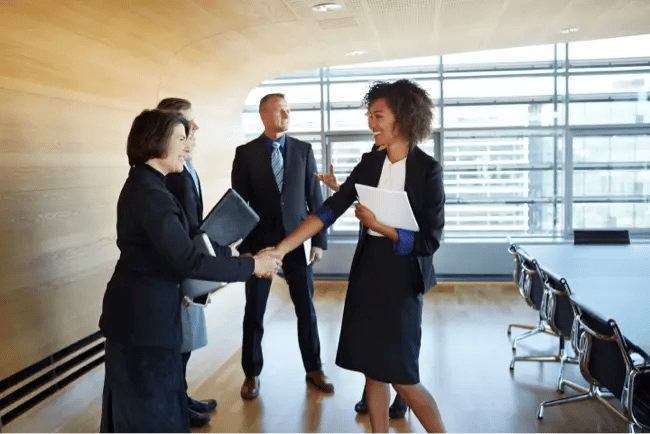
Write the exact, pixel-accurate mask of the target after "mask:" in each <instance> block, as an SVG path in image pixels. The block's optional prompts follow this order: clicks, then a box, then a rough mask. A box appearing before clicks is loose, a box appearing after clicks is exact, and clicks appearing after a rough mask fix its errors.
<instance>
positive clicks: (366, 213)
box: [354, 203, 377, 229]
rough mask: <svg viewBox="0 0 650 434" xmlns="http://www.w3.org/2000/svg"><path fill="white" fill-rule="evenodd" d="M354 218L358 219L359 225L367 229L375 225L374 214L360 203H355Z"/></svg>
mask: <svg viewBox="0 0 650 434" xmlns="http://www.w3.org/2000/svg"><path fill="white" fill-rule="evenodd" d="M354 216H355V217H356V218H358V219H359V221H361V223H363V225H364V226H365V227H367V228H369V229H372V228H373V227H374V226H375V224H376V223H377V219H376V218H375V214H374V213H373V212H372V211H370V209H369V208H366V207H365V206H363V205H361V204H360V203H357V204H356V206H355V207H354Z"/></svg>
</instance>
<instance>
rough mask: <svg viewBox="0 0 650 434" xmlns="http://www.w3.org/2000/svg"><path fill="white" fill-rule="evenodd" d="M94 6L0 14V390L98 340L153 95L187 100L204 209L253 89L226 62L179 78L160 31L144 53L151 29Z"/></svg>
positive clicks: (180, 59) (182, 70)
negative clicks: (122, 207)
mask: <svg viewBox="0 0 650 434" xmlns="http://www.w3.org/2000/svg"><path fill="white" fill-rule="evenodd" d="M93 4H95V5H96V6H97V8H96V9H93V8H91V7H90V6H86V5H84V3H82V2H80V3H79V4H77V5H75V8H71V7H67V6H65V5H63V4H58V5H57V4H55V3H48V4H47V6H46V5H45V3H44V4H42V5H40V6H39V5H34V4H33V3H31V2H24V1H22V0H10V1H8V2H3V4H2V5H0V7H1V8H2V10H1V12H0V13H2V19H1V20H2V23H1V25H0V40H2V43H0V107H1V108H2V109H1V110H0V348H2V351H1V352H0V354H1V357H0V379H3V378H6V377H7V376H9V375H11V374H13V373H15V372H17V371H19V370H21V369H23V368H25V367H27V366H29V365H30V364H33V363H35V362H37V361H39V360H41V359H42V358H44V357H46V356H48V355H50V354H52V353H53V352H55V351H57V350H59V349H61V348H64V347H66V346H68V345H70V344H71V343H73V342H75V341H77V340H79V339H81V338H83V337H85V336H88V335H89V334H91V333H93V332H95V331H97V330H98V326H97V324H98V320H99V315H100V312H101V302H102V296H103V293H104V290H105V287H106V282H107V281H108V279H109V278H110V275H111V273H112V271H113V267H114V265H115V261H116V259H117V257H118V250H117V247H116V246H115V222H116V211H115V209H116V202H117V197H118V195H119V191H120V189H121V187H122V185H123V182H124V180H125V178H126V174H127V172H128V163H127V158H126V153H125V150H126V137H127V134H128V131H129V128H130V125H131V122H132V120H133V118H134V117H135V116H136V115H137V114H138V113H139V112H140V111H141V110H142V109H144V108H152V107H154V106H155V104H156V103H157V101H158V100H159V99H160V98H162V97H166V96H171V95H174V96H180V97H186V98H189V99H191V100H192V102H193V103H194V107H195V113H196V115H197V121H198V122H199V125H200V127H201V130H200V131H199V134H198V146H199V148H198V150H197V156H196V166H197V169H198V170H199V173H200V175H201V178H202V182H203V189H204V196H205V206H206V208H209V207H210V206H211V205H212V204H213V203H215V202H216V201H217V200H218V198H219V197H220V196H221V194H223V192H224V191H225V189H226V188H227V187H228V186H229V184H230V167H231V162H232V157H233V154H234V148H235V146H236V145H238V144H240V143H241V142H242V140H243V138H242V133H241V110H242V107H243V103H244V99H245V97H246V95H247V93H248V91H249V89H251V88H252V87H254V86H255V85H256V84H257V83H258V82H259V80H260V78H258V77H257V76H255V74H251V76H246V71H245V69H244V70H243V72H242V70H241V69H240V68H241V67H242V66H241V65H237V64H233V63H228V64H227V68H225V69H224V70H223V72H222V73H220V72H219V68H215V67H212V68H207V69H203V70H202V69H201V68H195V67H189V66H188V65H190V63H188V60H184V56H185V54H184V53H185V52H186V51H187V53H188V55H190V57H191V55H193V54H196V53H195V51H190V50H189V49H180V48H179V47H182V46H183V45H184V43H183V42H182V41H180V40H179V39H178V35H175V34H172V35H171V36H170V35H169V34H168V32H167V30H166V29H167V28H168V26H167V24H165V26H161V27H160V29H161V30H162V31H161V32H159V33H158V36H160V37H161V38H163V37H168V38H169V40H163V41H162V42H161V43H159V44H158V45H155V44H153V42H152V40H153V39H154V37H155V36H156V29H154V28H139V29H137V31H138V32H139V35H134V34H135V33H136V32H135V30H134V29H132V28H131V26H132V25H133V23H132V22H130V21H128V20H127V19H126V15H124V13H123V12H121V11H120V10H119V8H118V7H117V6H116V7H108V6H107V5H101V3H99V2H94V3H93ZM125 4H128V3H125ZM140 13H144V9H142V10H141V11H140ZM149 13H150V14H152V15H155V13H156V11H155V10H153V9H152V10H151V11H150V12H149ZM102 14H112V16H108V17H106V16H103V15H102ZM145 18H146V17H145ZM145 18H142V20H141V23H144V22H148V20H147V19H145ZM106 23H108V24H106ZM195 30H196V29H195ZM143 35H144V37H143ZM175 38H176V40H175ZM175 43H176V45H175ZM213 43H217V42H214V41H213ZM217 45H218V43H217ZM179 53H180V54H179ZM231 60H232V59H231ZM202 67H204V65H203V66H202ZM229 77H230V78H229ZM233 77H236V78H233Z"/></svg>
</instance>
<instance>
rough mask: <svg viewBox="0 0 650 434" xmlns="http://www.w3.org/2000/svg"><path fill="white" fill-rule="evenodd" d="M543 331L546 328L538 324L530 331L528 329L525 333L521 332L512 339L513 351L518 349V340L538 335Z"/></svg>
mask: <svg viewBox="0 0 650 434" xmlns="http://www.w3.org/2000/svg"><path fill="white" fill-rule="evenodd" d="M543 331H544V329H542V328H541V327H539V326H537V327H535V328H534V329H533V330H530V331H527V332H525V333H522V334H520V335H519V336H517V337H516V338H514V339H513V340H512V351H517V342H518V341H520V340H522V339H526V338H529V337H531V336H535V335H538V334H540V333H542V332H543Z"/></svg>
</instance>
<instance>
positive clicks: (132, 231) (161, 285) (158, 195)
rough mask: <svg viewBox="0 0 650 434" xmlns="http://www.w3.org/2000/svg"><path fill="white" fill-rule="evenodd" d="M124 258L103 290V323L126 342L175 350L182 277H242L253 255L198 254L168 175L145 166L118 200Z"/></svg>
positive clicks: (248, 272)
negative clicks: (167, 183) (167, 181)
mask: <svg viewBox="0 0 650 434" xmlns="http://www.w3.org/2000/svg"><path fill="white" fill-rule="evenodd" d="M117 246H118V248H119V249H120V258H119V260H118V261H117V265H116V266H115V271H114V272H113V276H112V277H111V280H110V281H109V282H108V285H107V287H106V293H105V294H104V301H103V309H102V315H101V318H100V320H99V327H100V329H101V330H102V332H103V333H104V336H106V338H108V339H111V340H114V341H117V342H119V343H122V344H124V345H139V346H151V347H161V348H171V349H178V348H180V345H181V325H180V306H181V297H182V295H181V291H180V285H179V284H180V282H181V281H182V280H183V279H184V278H185V277H194V278H197V279H204V280H214V281H219V282H233V281H245V280H247V279H248V278H249V277H250V276H251V275H252V274H253V271H254V268H255V263H254V260H253V259H252V258H243V259H240V258H232V257H230V256H229V255H228V254H226V252H227V251H226V250H219V251H218V252H217V256H216V257H211V256H207V255H203V254H200V253H199V252H198V251H197V250H196V248H195V247H194V243H193V242H192V240H191V239H190V237H189V223H188V220H187V217H186V215H185V212H184V211H183V210H182V208H181V206H180V204H179V202H178V200H177V199H176V198H174V196H173V195H172V194H171V192H170V191H169V190H168V189H167V187H166V180H165V177H164V176H163V175H162V174H161V173H160V172H158V171H156V170H155V169H153V168H151V167H150V166H148V165H147V164H142V165H140V166H136V167H132V168H131V170H130V171H129V177H128V178H127V180H126V182H125V183H124V187H123V188H122V191H121V193H120V197H119V199H118V202H117Z"/></svg>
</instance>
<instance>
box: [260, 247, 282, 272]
mask: <svg viewBox="0 0 650 434" xmlns="http://www.w3.org/2000/svg"><path fill="white" fill-rule="evenodd" d="M282 257H284V254H282V252H279V251H277V250H275V248H273V247H270V248H269V247H267V248H266V249H263V250H261V251H259V252H258V253H257V254H256V255H255V256H253V259H255V277H258V278H266V279H271V278H272V277H273V275H274V274H276V273H277V272H278V271H279V270H280V267H282Z"/></svg>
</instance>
